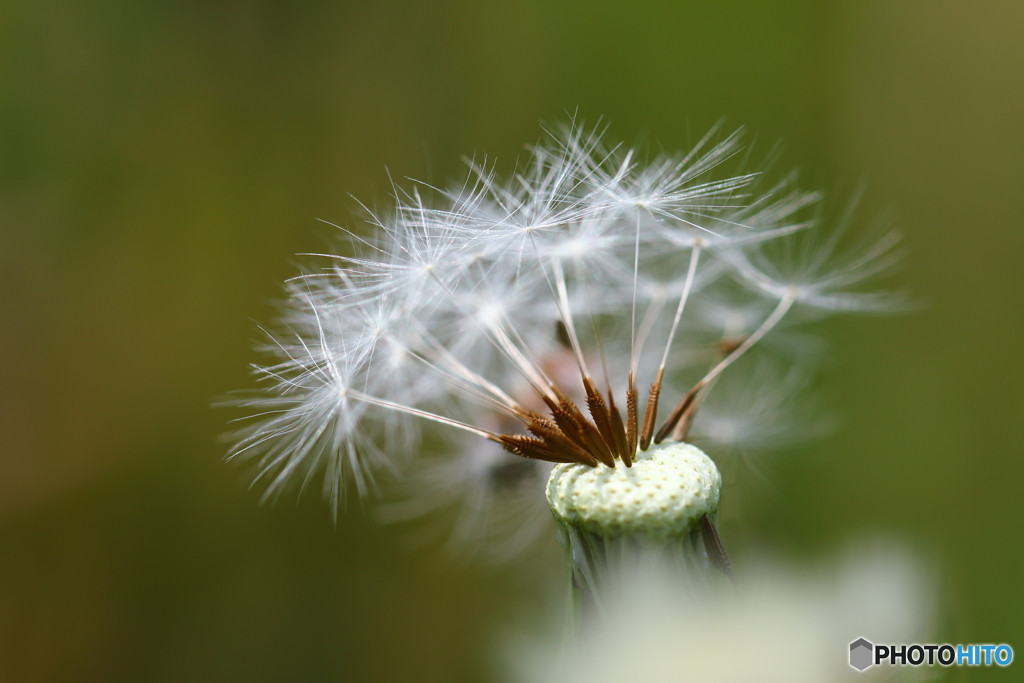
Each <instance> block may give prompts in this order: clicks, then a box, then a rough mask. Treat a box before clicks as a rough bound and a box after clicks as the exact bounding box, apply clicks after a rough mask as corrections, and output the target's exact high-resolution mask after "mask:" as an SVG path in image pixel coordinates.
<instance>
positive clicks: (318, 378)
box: [229, 126, 889, 557]
mask: <svg viewBox="0 0 1024 683" xmlns="http://www.w3.org/2000/svg"><path fill="white" fill-rule="evenodd" d="M717 135H718V134H717V131H712V132H711V133H709V134H708V135H707V136H706V137H705V138H704V139H703V140H702V141H701V142H700V143H699V144H698V145H697V146H696V147H695V148H694V149H693V150H692V151H691V152H689V153H688V154H687V155H685V156H680V157H674V156H665V157H660V158H657V159H655V160H653V161H651V162H649V163H641V162H639V161H638V160H637V157H636V154H635V153H634V152H633V151H630V150H624V149H621V148H618V147H613V148H610V149H608V148H606V147H604V146H603V145H602V141H601V139H600V136H599V135H598V134H588V133H585V132H584V131H582V130H581V129H580V128H577V127H575V126H570V127H568V128H566V129H565V130H564V131H563V132H562V133H561V134H560V135H557V136H551V138H550V139H549V140H548V141H547V143H546V144H544V145H541V146H538V147H536V148H534V149H533V150H532V160H531V162H530V163H529V164H528V165H527V166H526V167H525V168H524V169H522V170H521V171H520V172H519V173H517V174H515V175H513V176H512V177H510V178H508V179H507V180H501V179H499V178H498V176H497V175H496V174H495V173H494V171H493V169H491V168H489V167H482V166H479V165H476V164H473V163H471V164H470V175H469V178H468V180H467V181H466V182H465V183H463V184H462V185H460V186H458V187H456V188H455V189H451V190H447V191H444V190H436V189H433V188H429V187H426V186H423V185H417V186H413V187H412V188H411V189H408V190H404V191H397V192H396V194H397V197H396V206H395V208H394V209H393V210H392V211H391V212H390V213H389V214H387V215H372V214H371V219H370V223H371V230H370V234H369V235H363V234H362V233H356V232H348V231H344V234H345V236H346V240H347V244H346V245H345V246H344V248H343V249H339V252H340V253H339V254H336V255H321V256H322V257H323V258H324V259H327V265H326V267H324V268H323V269H321V270H319V271H313V272H308V273H306V274H304V275H302V276H300V277H298V278H295V279H294V280H292V281H291V282H290V283H289V293H290V298H289V302H288V305H287V308H286V310H285V312H284V315H283V317H282V321H281V325H280V328H279V331H278V332H275V333H274V334H273V335H272V336H271V335H268V336H269V337H270V343H268V344H267V350H268V351H269V352H270V353H271V354H272V355H273V356H274V360H273V361H272V362H270V363H269V364H266V365H262V366H258V367H256V372H257V374H258V376H259V377H260V379H261V380H262V381H263V383H264V390H263V391H262V392H261V393H259V394H258V395H256V396H255V397H252V398H248V399H243V400H241V401H240V403H242V404H244V405H246V406H248V408H249V409H250V410H251V411H253V412H254V415H252V417H251V418H249V422H248V423H247V424H248V425H249V426H247V427H244V428H242V429H241V430H240V431H239V432H238V433H237V436H236V439H237V440H236V445H235V447H234V448H233V449H232V451H231V453H230V456H229V457H230V458H233V459H239V460H250V461H251V462H253V463H254V466H255V480H256V481H257V482H261V483H263V484H264V485H265V487H266V493H265V498H276V497H277V496H278V495H280V494H281V493H282V492H283V491H284V490H286V489H288V488H295V489H298V490H300V491H301V490H302V489H304V488H305V487H306V486H308V485H310V484H311V483H313V482H314V481H317V480H320V481H321V482H322V483H321V488H322V491H323V493H324V495H325V497H326V498H327V499H328V500H329V501H330V503H331V505H332V507H333V508H334V510H335V511H336V510H337V509H338V507H339V505H340V503H341V501H342V500H343V496H344V494H345V490H346V481H347V480H351V481H352V482H353V483H354V485H355V487H356V489H357V490H358V491H359V493H360V494H363V495H365V494H367V493H369V492H371V491H373V490H374V489H375V484H374V481H375V479H374V475H375V473H377V472H378V471H380V470H381V469H388V470H391V471H393V472H396V473H402V474H403V475H404V478H403V482H402V483H401V484H400V485H399V487H400V489H401V490H402V493H403V494H404V495H406V496H407V498H406V499H405V500H404V501H399V502H397V503H395V504H393V506H392V507H390V508H388V509H387V510H386V514H387V515H388V516H390V517H392V518H408V517H412V516H417V515H419V514H425V513H426V512H428V511H431V510H434V509H437V508H449V509H452V510H454V511H455V522H454V534H455V536H454V537H455V538H457V539H467V540H468V539H470V538H471V537H474V536H485V537H490V538H492V539H503V540H506V541H508V543H507V544H506V547H505V548H504V549H498V550H496V551H495V552H496V553H497V555H498V556H501V557H506V556H509V555H514V554H516V553H518V552H521V550H522V549H523V548H524V547H526V545H528V544H529V542H530V540H531V539H532V538H535V537H536V536H537V535H539V534H540V532H541V531H543V530H544V529H545V528H547V527H546V525H547V524H548V523H550V520H549V516H548V513H547V511H546V509H545V506H544V504H543V498H544V494H543V488H544V480H545V478H546V476H547V472H548V470H549V468H550V463H565V462H576V463H583V464H585V465H587V466H592V467H616V466H622V465H625V466H627V467H628V466H630V464H631V461H632V459H633V458H634V457H635V456H636V454H637V452H638V451H637V448H638V447H639V449H640V450H646V449H647V448H648V447H649V446H650V444H651V443H652V442H655V443H657V442H661V441H665V440H669V441H671V440H675V441H681V440H685V439H686V438H687V436H688V432H689V428H690V425H691V423H692V421H693V418H694V416H695V415H696V414H697V408H698V407H699V406H700V405H701V404H702V402H703V401H704V400H705V398H706V397H707V395H708V392H709V391H710V390H711V388H712V386H713V385H714V384H715V382H716V381H717V379H718V377H719V376H720V375H721V374H722V373H723V371H724V370H725V369H726V368H728V367H729V366H731V365H732V363H733V362H734V361H735V360H736V359H738V358H739V357H740V356H742V355H744V354H745V353H746V352H747V351H748V350H749V349H750V348H751V347H753V346H754V345H755V344H756V343H758V342H759V341H760V340H761V339H762V338H763V337H764V336H766V335H767V334H768V333H769V332H771V331H772V330H773V329H774V328H776V327H778V326H780V325H784V324H785V323H784V319H785V320H786V321H788V320H790V319H791V318H792V316H789V317H787V314H788V313H789V311H790V310H791V309H793V308H795V307H800V306H804V305H806V306H809V307H813V308H815V309H818V310H837V311H845V310H853V309H861V308H863V309H872V310H873V309H875V308H878V307H880V306H881V305H882V303H883V301H884V300H885V298H884V297H882V296H880V295H877V294H873V293H864V292H862V291H861V290H859V289H858V285H859V284H860V282H861V281H862V280H863V279H865V278H867V277H868V276H870V275H873V274H875V272H876V271H878V270H879V269H880V268H881V267H882V266H884V265H887V262H888V258H889V257H888V256H887V254H889V250H888V247H889V242H886V241H883V242H881V243H879V244H878V245H876V246H875V247H872V248H870V249H868V251H866V252H863V253H862V254H859V255H857V256H855V257H853V258H852V259H848V260H846V261H842V260H841V259H839V260H836V259H834V258H832V257H834V256H835V253H834V252H836V248H835V247H836V245H835V243H834V240H833V239H832V238H831V237H830V234H831V233H830V232H829V231H828V229H827V228H825V227H821V226H819V224H818V222H817V221H816V220H815V218H814V217H813V216H811V217H804V216H803V213H804V209H805V207H807V206H808V205H810V204H813V203H814V202H815V201H816V200H817V199H818V195H817V194H815V193H806V192H800V191H798V190H795V189H793V188H792V179H791V178H787V179H786V180H784V181H782V182H780V183H778V184H776V185H774V186H769V187H768V188H767V189H766V190H764V191H763V192H758V191H757V188H758V187H759V182H760V181H759V176H758V175H757V174H750V173H740V174H728V173H724V172H723V169H724V168H725V166H726V165H727V164H729V163H732V160H733V157H734V155H735V154H736V152H737V151H738V149H739V145H738V135H737V134H734V135H731V136H727V137H725V138H724V139H721V140H720V141H718V142H714V141H713V140H714V138H715V137H716V136H717ZM822 233H824V235H823V236H822ZM805 234H806V235H807V236H808V237H809V238H810V239H811V240H812V241H813V240H815V239H817V240H818V242H820V243H821V244H822V245H824V251H822V252H820V254H819V256H814V255H813V254H812V255H811V256H810V257H809V260H805V261H804V263H805V264H807V265H806V267H804V268H803V269H802V270H800V271H799V273H798V275H799V277H792V278H787V277H784V275H785V274H786V273H788V272H789V271H788V270H786V268H785V267H783V266H784V265H785V264H779V263H775V262H773V261H771V260H770V259H769V258H768V254H769V253H770V250H771V246H772V245H775V244H777V243H782V242H788V241H790V240H794V239H799V240H803V239H804V237H803V235H805ZM801 244H803V242H801ZM826 257H828V258H826ZM829 263H835V264H837V265H835V266H834V267H831V266H828V264H829ZM737 283H742V285H743V286H742V287H741V286H738V285H737ZM691 300H693V301H694V303H696V304H699V305H697V306H694V305H690V303H689V302H691ZM724 301H729V302H730V304H729V305H730V306H734V307H735V309H736V310H742V311H743V314H742V315H734V314H733V313H730V312H729V311H727V310H726V308H725V305H724V304H723V303H721V302H724ZM694 310H696V311H697V314H696V315H694V313H693V311H694ZM790 327H791V328H792V325H790ZM786 339H791V340H796V339H800V335H797V334H795V333H794V332H793V330H792V329H790V330H787V334H786V335H780V336H779V341H780V342H781V344H782V345H783V346H785V345H787V344H790V343H792V342H787V341H786ZM797 355H806V354H801V353H798V354H797ZM701 364H707V365H705V370H707V368H708V367H710V369H709V370H707V371H706V372H704V373H698V374H695V372H696V367H697V366H698V365H701ZM747 381H748V382H755V383H757V382H761V381H762V378H761V376H759V375H757V374H754V375H749V376H748V380H747ZM648 384H649V385H651V392H650V395H649V397H648V400H647V402H646V410H645V409H644V405H642V403H643V399H642V398H641V397H640V396H639V389H638V387H643V386H645V385H648ZM687 389H688V391H687ZM748 389H749V391H754V392H761V393H760V394H759V396H771V395H772V393H773V392H775V394H776V395H779V393H780V392H781V391H783V390H784V387H782V388H780V387H772V386H770V385H765V386H751V387H748ZM663 390H664V396H665V398H666V400H672V401H673V402H674V403H675V406H674V407H673V408H672V409H671V410H670V411H669V412H668V415H667V417H666V416H665V415H664V414H662V415H661V417H662V418H664V419H663V421H662V422H661V423H660V425H659V422H658V417H659V415H658V403H659V398H660V397H661V395H662V391H663ZM677 399H678V402H676V400H677ZM758 401H760V403H761V405H762V406H767V405H769V404H770V398H769V399H764V398H759V399H758ZM715 410H716V412H715V415H721V414H722V411H721V410H719V407H716V408H715ZM726 412H728V406H726ZM748 417H750V416H748ZM721 419H722V418H719V422H718V423H717V424H719V425H721V424H725V423H724V422H722V421H721ZM714 424H716V423H714V422H713V421H710V420H709V421H706V422H705V423H704V426H703V427H702V429H703V434H705V435H709V434H713V433H714V429H713V428H712V427H713V426H714ZM427 427H429V429H428V428H427ZM766 427H767V429H768V430H769V433H768V434H767V437H768V438H769V439H770V440H777V439H778V438H779V435H778V434H777V433H774V432H778V425H777V424H775V423H772V424H768V425H767V426H766V425H765V424H764V421H762V422H761V423H758V421H757V420H748V421H747V422H746V423H745V424H744V426H743V429H744V430H745V431H744V433H743V440H745V441H751V440H756V439H757V438H759V437H758V435H757V434H756V433H755V432H756V430H758V429H764V428H766ZM737 433H738V432H737ZM765 436H766V435H765V434H764V433H762V435H761V438H764V437H765ZM712 456H714V453H712ZM531 492H533V493H531ZM530 495H535V496H536V500H537V504H535V505H534V504H529V503H526V502H525V501H526V500H527V499H528V498H529V496H530ZM520 514H521V515H522V516H521V517H520V516H519V515H520ZM517 519H518V521H516V520H517ZM510 529H511V530H512V531H511V532H510V531H509V530H510Z"/></svg>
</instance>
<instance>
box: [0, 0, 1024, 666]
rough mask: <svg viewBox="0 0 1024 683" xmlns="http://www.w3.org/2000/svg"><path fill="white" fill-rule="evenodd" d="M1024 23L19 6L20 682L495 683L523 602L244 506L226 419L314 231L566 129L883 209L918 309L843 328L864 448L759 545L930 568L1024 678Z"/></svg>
mask: <svg viewBox="0 0 1024 683" xmlns="http://www.w3.org/2000/svg"><path fill="white" fill-rule="evenodd" d="M1022 28H1024V5H1022V4H1021V3H1020V2H1019V1H1017V0H1001V1H1000V0H981V1H978V0H976V1H974V2H966V1H961V2H955V1H952V0H928V1H925V0H907V1H896V2H893V1H891V0H846V1H845V2H813V1H811V0H792V1H787V2H774V3H766V2H758V1H755V0H746V1H738V0H729V1H726V0H723V1H719V2H693V1H691V0H684V1H676V2H661V3H653V2H647V3H636V4H626V3H620V2H603V1H602V2H598V1H596V0H588V1H583V0H576V1H573V2H553V1H551V0H523V1H520V2H509V3H500V4H499V3H472V2H457V1H451V2H439V3H427V2H423V3H419V2H402V1H399V0H378V1H376V2H366V3H358V4H357V3H350V2H314V3H299V2H272V1H270V0H264V1H256V0H215V1H213V2H194V1H187V0H186V1H184V2H160V1H154V0H147V1H143V0H111V1H110V2H72V1H70V0H65V1H61V0H34V1H33V2H28V1H24V0H6V1H5V2H2V3H0V278H2V280H3V282H2V286H0V298H2V302H0V352H2V357H3V361H2V363H0V373H2V376H0V401H2V405H0V424H2V435H3V437H2V442H0V681H2V682H3V683H9V682H17V683H21V682H30V681H236V680H237V681H285V680H287V681H399V680H418V681H446V682H450V681H477V680H489V679H490V678H491V676H490V674H489V669H488V664H489V662H488V656H487V651H488V650H487V648H488V647H489V644H490V643H491V642H492V639H493V636H494V627H495V624H500V623H501V622H502V621H503V620H505V619H506V618H508V617H509V615H510V614H514V613H515V611H516V608H517V604H518V603H520V602H521V601H522V599H521V598H520V597H519V596H520V595H522V594H523V593H524V591H523V590H522V585H523V583H525V584H526V585H529V584H530V582H531V577H530V576H529V575H528V576H525V577H524V576H516V574H517V573H516V572H514V571H508V570H506V571H493V570H483V569H480V568H473V567H453V566H450V565H446V564H445V563H443V562H438V561H437V560H436V554H435V553H434V552H432V551H431V550H429V549H427V550H420V551H408V550H407V549H406V548H405V546H404V543H403V538H404V531H403V530H401V529H395V528H391V527H380V526H378V525H376V524H375V523H374V522H373V521H372V519H371V518H370V517H369V515H367V514H364V513H362V512H360V511H359V509H358V506H351V507H352V508H353V509H350V511H349V514H347V515H345V516H343V518H342V519H341V520H339V523H338V526H337V528H336V529H335V528H334V527H333V526H332V522H331V519H330V515H329V513H328V510H327V508H326V507H325V506H323V505H321V504H320V502H319V501H318V500H315V499H314V497H311V498H310V499H309V500H304V501H303V502H302V503H301V504H299V505H297V506H296V505H292V504H290V503H289V504H282V505H279V506H278V507H277V508H275V509H272V508H260V507H258V506H257V497H258V494H257V493H255V492H251V491H248V490H247V489H246V488H245V486H244V485H243V484H242V482H241V476H240V475H241V473H240V471H239V470H238V469H237V468H232V467H229V466H226V465H224V464H223V463H222V462H221V460H220V458H221V457H222V455H223V453H224V448H225V446H224V445H223V444H222V443H220V442H219V441H218V435H219V434H220V433H222V432H223V431H224V430H225V422H226V420H227V419H228V418H229V417H231V415H228V414H227V412H226V411H222V410H211V408H210V404H211V401H212V400H213V399H215V398H216V397H218V396H221V395H223V394H224V393H225V392H226V391H228V390H231V389H236V388H244V387H249V386H252V379H251V378H250V377H249V376H248V374H247V363H249V362H252V361H255V360H256V359H257V356H256V354H255V353H254V352H252V351H251V343H252V340H253V339H255V338H256V336H257V333H256V330H255V326H254V323H253V320H259V321H264V322H265V321H268V320H270V319H271V318H272V317H273V307H272V305H271V302H272V300H273V299H274V298H275V297H276V296H278V294H279V292H280V282H281V281H282V280H283V279H284V278H286V277H288V276H290V275H292V274H294V272H295V266H294V262H295V260H296V259H295V257H294V256H293V255H294V254H296V253H299V252H306V251H318V250H321V249H322V246H323V244H324V239H325V238H326V237H327V236H328V235H329V234H330V230H329V229H328V228H327V227H326V226H324V225H323V224H321V223H318V222H316V220H315V219H316V218H324V219H328V220H332V221H335V222H340V223H347V224H349V225H352V224H354V221H353V220H352V219H351V218H350V214H349V211H350V209H351V208H352V207H353V201H352V199H351V198H350V197H349V194H348V193H351V194H353V195H355V196H357V197H359V198H361V199H364V200H367V201H368V202H371V203H372V202H374V201H384V200H386V195H387V192H388V189H389V185H388V176H387V171H388V170H389V171H390V173H391V174H392V175H394V176H395V177H402V176H406V175H409V176H413V177H420V178H422V177H430V178H432V179H434V180H435V181H437V182H444V181H445V180H448V179H450V178H453V177H456V176H458V175H460V174H461V173H462V169H461V160H460V159H461V157H462V155H465V154H473V153H482V152H486V153H487V154H488V155H490V156H496V157H497V158H498V159H499V162H504V164H503V167H504V168H506V169H507V168H509V167H510V166H511V165H512V163H513V162H514V160H515V159H516V158H517V157H519V156H521V155H522V149H523V148H522V146H523V143H525V142H533V141H536V140H537V139H538V138H539V136H540V129H539V127H538V122H539V121H541V120H545V121H550V122H557V121H561V120H564V119H565V118H566V114H565V112H566V111H574V110H576V109H577V107H578V109H579V112H580V115H581V117H582V118H585V119H587V120H588V121H594V120H596V119H597V118H598V117H605V120H606V121H609V122H610V123H611V133H612V135H613V136H615V137H617V138H620V139H624V140H626V141H627V142H632V141H637V140H642V141H644V144H649V145H650V146H651V147H652V148H657V147H658V146H662V147H664V148H666V149H668V150H679V149H684V148H685V147H686V146H687V145H688V144H689V143H691V142H693V141H695V140H696V138H697V137H699V135H700V134H702V133H703V132H704V131H705V130H706V129H707V128H708V127H709V126H711V125H712V124H713V123H715V122H716V121H718V120H720V119H721V118H723V117H725V119H726V127H727V128H728V127H730V126H738V125H741V124H742V125H745V126H747V127H748V129H749V130H750V131H752V132H753V133H755V134H756V138H757V146H758V148H759V149H761V150H762V151H767V149H768V148H769V147H770V146H771V145H772V144H773V143H775V142H776V141H779V140H782V141H784V143H785V145H786V149H787V153H786V155H785V158H784V162H783V164H782V165H783V166H784V167H788V166H799V167H800V168H801V169H802V172H803V175H802V178H803V184H804V185H805V186H807V187H811V188H815V187H825V188H834V187H838V186H840V185H843V186H846V187H849V186H851V185H852V184H854V183H855V182H857V181H858V180H860V179H866V180H867V183H868V193H867V199H866V201H865V206H864V209H865V210H864V211H863V212H862V213H863V214H864V215H866V216H870V215H872V214H873V213H877V212H878V211H879V210H881V209H883V208H886V207H889V208H891V209H893V210H894V213H895V215H896V217H897V223H898V225H899V226H900V227H901V228H902V229H903V230H904V231H905V233H906V242H907V244H908V245H909V248H910V251H911V253H910V256H909V258H908V259H907V261H906V264H905V269H904V271H903V273H902V274H901V275H900V276H899V278H898V279H899V280H900V281H901V282H905V283H906V284H907V285H908V286H909V287H910V288H911V289H912V290H913V291H914V292H915V294H917V295H918V297H919V298H921V299H924V300H926V301H927V302H928V306H927V308H925V309H924V310H923V311H922V312H920V313H916V314H912V315H908V316H903V317H894V318H882V319H850V320H840V321H836V322H835V323H834V324H833V325H832V331H833V335H832V336H833V348H834V353H833V354H832V358H834V361H832V362H831V365H830V367H829V368H828V372H827V374H826V376H825V378H824V380H823V382H822V388H823V390H824V391H825V392H826V393H827V394H828V395H829V397H830V399H831V401H832V402H833V403H834V404H835V405H836V406H837V408H838V412H839V413H840V414H841V416H842V418H843V428H842V429H841V431H840V432H838V433H837V434H836V435H835V436H834V437H832V438H830V439H829V440H827V441H825V442H823V443H821V444H817V445H815V446H813V447H810V448H806V449H803V452H802V453H801V454H800V456H801V457H799V458H796V457H794V458H786V459H783V464H782V465H781V469H780V470H779V471H778V472H777V474H778V476H777V478H776V481H777V486H778V493H780V494H781V495H780V496H777V497H772V496H764V497H762V498H758V499H756V500H755V501H754V502H752V503H751V505H750V506H749V508H748V509H747V511H746V512H747V514H748V515H749V517H750V518H751V519H754V520H756V524H755V525H754V531H753V532H752V531H750V530H747V531H744V532H743V534H756V537H757V539H758V540H757V542H758V543H759V544H761V545H763V546H766V547H770V548H773V549H775V550H776V551H778V552H779V553H780V554H787V555H796V556H815V555H819V554H825V553H827V552H829V551H831V550H832V549H834V548H835V547H836V546H837V545H838V544H839V543H840V542H841V540H842V539H845V538H847V537H849V536H851V535H853V536H856V535H863V534H866V533H871V532H874V531H878V530H881V531H883V532H893V533H897V534H900V535H902V536H903V537H906V538H910V539H912V540H913V541H914V542H916V543H918V544H919V545H920V546H921V547H924V548H926V549H928V550H929V551H931V552H932V553H933V555H934V557H935V559H936V560H937V561H938V563H939V565H940V567H941V570H942V574H943V577H944V581H945V583H944V585H945V589H944V603H945V609H946V614H947V615H948V616H947V618H946V619H945V621H944V622H943V623H942V634H943V635H944V636H945V637H946V638H948V639H949V640H951V641H953V642H957V641H960V642H981V643H986V642H996V643H999V642H1008V643H1010V644H1011V645H1013V646H1015V647H1016V648H1017V651H1018V653H1024V617H1022V614H1024V589H1022V588H1021V585H1020V577H1021V575H1022V574H1024V544H1022V535H1021V521H1022V517H1024V515H1022V511H1024V504H1022V500H1024V494H1022V492H1021V484H1022V481H1024V448H1022V443H1024V438H1022V436H1024V434H1022V432H1024V417H1022V410H1024V354H1022V353H1021V338H1022V333H1024V304H1022V295H1024V265H1022V264H1024V230H1022V228H1024V226H1022V215H1024V190H1022V186H1024V126H1022V125H1021V123H1022V121H1024V88H1022V84H1024V40H1022V39H1021V35H1022ZM749 139H753V136H751V138H749ZM725 533H726V534H727V535H728V533H729V529H726V530H725ZM737 534H739V532H737ZM1020 666H1022V664H1021V663H1019V662H1018V663H1016V664H1014V666H1013V667H1012V669H1011V670H963V671H959V672H956V674H955V675H954V676H952V677H951V680H963V681H968V680H970V681H974V680H979V681H980V680H1011V679H1012V678H1013V677H1014V673H1015V670H1016V669H1019V668H1020ZM1018 675H1019V674H1018Z"/></svg>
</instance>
